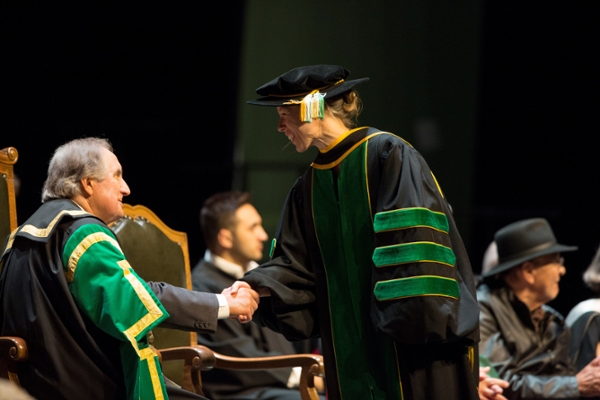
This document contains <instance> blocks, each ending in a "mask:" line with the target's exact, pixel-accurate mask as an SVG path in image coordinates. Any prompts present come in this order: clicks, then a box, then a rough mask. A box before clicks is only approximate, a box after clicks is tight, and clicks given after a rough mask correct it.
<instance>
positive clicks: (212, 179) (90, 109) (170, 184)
mask: <svg viewBox="0 0 600 400" xmlns="http://www.w3.org/2000/svg"><path fill="white" fill-rule="evenodd" d="M243 6H244V3H243V2H227V3H219V2H210V3H207V2H197V1H183V2H175V3H172V2H152V1H144V2H127V3H122V4H119V5H114V6H113V5H111V6H108V5H96V6H93V5H90V4H88V3H77V2H39V3H19V5H18V6H17V5H10V6H7V5H3V6H2V9H3V10H2V12H1V13H0V19H1V23H0V25H1V27H0V32H1V37H2V62H1V65H2V67H1V68H2V91H3V95H2V98H3V100H4V101H3V102H2V103H3V105H2V110H1V111H0V138H1V140H0V142H1V143H0V147H6V146H14V147H16V148H17V150H18V151H19V161H18V163H17V164H16V166H15V169H16V173H17V175H18V177H19V179H20V181H21V185H20V191H19V194H18V197H17V214H18V219H19V223H22V222H24V221H25V219H26V218H27V217H28V216H29V215H30V214H31V213H32V212H33V211H35V209H36V208H37V207H38V205H39V204H40V193H41V186H42V184H43V181H44V179H45V173H46V168H47V163H48V160H49V159H50V157H51V154H52V151H53V150H54V149H55V148H56V147H57V146H59V145H60V144H62V143H64V142H66V141H68V140H71V139H74V138H78V137H83V136H101V137H106V138H108V139H109V140H110V141H111V142H112V144H113V146H114V150H115V153H116V155H117V157H118V158H119V160H120V162H121V164H122V165H123V168H124V176H125V179H126V181H127V182H128V184H129V186H130V188H131V192H132V194H131V196H130V197H129V198H126V202H128V203H131V204H143V205H146V206H148V207H150V208H151V209H153V210H154V211H155V212H156V213H157V214H158V215H159V217H161V218H162V219H163V220H164V221H165V223H167V224H168V225H169V226H171V227H172V228H174V229H177V230H182V231H185V232H187V233H188V235H189V241H190V254H191V262H192V265H193V264H194V263H195V262H196V261H197V259H198V258H199V257H200V256H201V254H202V253H201V252H202V250H203V248H204V244H203V241H202V237H201V234H200V229H199V226H198V212H199V210H200V206H201V204H202V201H203V200H204V199H205V198H207V197H208V196H210V195H211V194H213V193H214V192H216V191H221V190H229V189H230V188H231V181H232V166H233V146H234V139H235V138H234V136H235V128H236V118H235V115H236V99H237V89H238V70H239V59H240V42H241V32H242V22H243V12H244V7H243Z"/></svg>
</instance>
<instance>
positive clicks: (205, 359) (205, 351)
mask: <svg viewBox="0 0 600 400" xmlns="http://www.w3.org/2000/svg"><path fill="white" fill-rule="evenodd" d="M158 352H159V356H160V357H161V359H162V361H170V360H184V371H183V388H184V389H186V390H189V391H192V392H194V393H197V394H200V395H204V393H203V391H202V377H201V375H200V372H201V371H208V370H211V369H212V368H222V369H234V370H264V369H270V368H291V367H302V374H301V375H300V388H299V390H300V396H301V397H302V400H318V399H319V393H318V391H317V389H316V387H315V381H314V378H315V376H321V377H324V376H325V368H324V366H323V357H322V356H320V355H316V354H290V355H281V356H271V357H254V358H251V357H248V358H244V357H231V356H226V355H224V354H219V353H216V352H214V351H212V350H211V349H209V348H208V347H205V346H201V345H198V346H186V347H173V348H169V349H160V350H158Z"/></svg>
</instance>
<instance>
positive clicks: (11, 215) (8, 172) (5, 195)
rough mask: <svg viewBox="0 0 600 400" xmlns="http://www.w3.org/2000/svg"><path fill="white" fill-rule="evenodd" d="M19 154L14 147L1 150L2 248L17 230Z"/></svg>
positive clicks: (0, 216)
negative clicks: (16, 197)
mask: <svg viewBox="0 0 600 400" xmlns="http://www.w3.org/2000/svg"><path fill="white" fill-rule="evenodd" d="M18 158H19V153H18V152H17V149H15V148H14V147H7V148H5V149H2V150H0V247H2V246H3V245H4V241H5V239H6V237H7V236H8V234H10V233H11V232H12V231H13V230H14V229H16V228H17V205H16V201H15V174H14V170H13V167H14V164H15V163H16V162H17V159H18Z"/></svg>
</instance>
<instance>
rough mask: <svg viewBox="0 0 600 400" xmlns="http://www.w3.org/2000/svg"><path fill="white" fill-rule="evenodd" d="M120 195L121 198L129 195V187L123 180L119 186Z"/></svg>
mask: <svg viewBox="0 0 600 400" xmlns="http://www.w3.org/2000/svg"><path fill="white" fill-rule="evenodd" d="M121 193H123V196H129V194H130V193H131V191H130V190H129V185H127V182H125V180H124V179H123V184H122V185H121Z"/></svg>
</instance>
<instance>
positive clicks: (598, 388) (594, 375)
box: [575, 357, 600, 397]
mask: <svg viewBox="0 0 600 400" xmlns="http://www.w3.org/2000/svg"><path fill="white" fill-rule="evenodd" d="M575 377H576V378H577V385H578V387H579V395H580V396H581V397H596V396H600V357H596V358H594V359H593V360H592V361H590V363H589V364H588V365H586V366H585V367H584V368H583V369H582V370H581V371H579V372H578V373H577V375H575Z"/></svg>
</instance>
